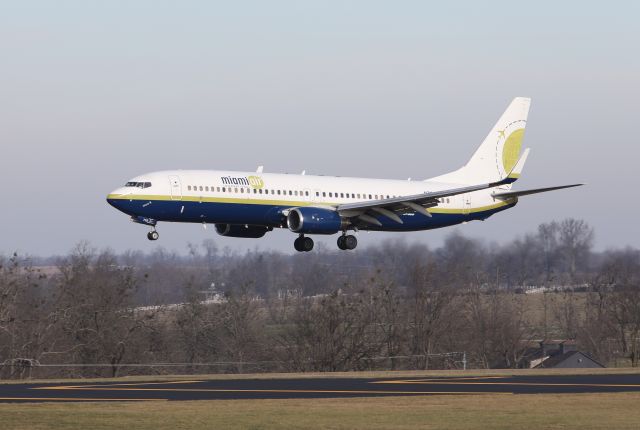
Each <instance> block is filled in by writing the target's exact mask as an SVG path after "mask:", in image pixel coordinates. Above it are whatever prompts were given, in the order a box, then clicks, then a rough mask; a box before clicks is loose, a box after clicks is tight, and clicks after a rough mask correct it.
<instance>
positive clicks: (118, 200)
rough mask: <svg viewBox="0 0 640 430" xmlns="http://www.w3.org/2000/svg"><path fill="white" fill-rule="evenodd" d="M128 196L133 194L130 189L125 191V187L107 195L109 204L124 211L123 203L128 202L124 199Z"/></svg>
mask: <svg viewBox="0 0 640 430" xmlns="http://www.w3.org/2000/svg"><path fill="white" fill-rule="evenodd" d="M127 194H131V192H130V190H129V189H125V188H124V187H120V188H116V189H115V190H113V191H111V192H110V193H109V194H108V195H107V203H109V204H110V205H111V206H113V207H114V208H116V209H118V210H122V206H123V205H122V203H124V202H125V201H126V200H125V199H123V198H124V197H125V196H126V195H127Z"/></svg>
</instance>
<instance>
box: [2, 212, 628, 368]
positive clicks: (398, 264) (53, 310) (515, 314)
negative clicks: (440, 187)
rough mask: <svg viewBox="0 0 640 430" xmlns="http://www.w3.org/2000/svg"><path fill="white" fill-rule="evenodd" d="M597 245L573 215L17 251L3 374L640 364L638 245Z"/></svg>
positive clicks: (7, 285) (9, 270)
mask: <svg viewBox="0 0 640 430" xmlns="http://www.w3.org/2000/svg"><path fill="white" fill-rule="evenodd" d="M592 242H593V230H592V228H591V227H590V226H589V225H587V224H586V223H585V222H584V221H580V220H575V219H567V220H563V221H561V222H551V223H545V224H542V225H540V226H539V228H538V230H537V231H536V232H534V233H531V234H527V235H525V236H523V237H520V238H517V239H516V240H514V241H512V242H510V243H508V244H506V245H496V244H491V243H483V242H481V241H478V240H474V239H470V238H466V237H464V236H460V235H451V236H449V237H448V238H447V239H446V241H445V243H444V244H443V246H441V247H439V248H436V249H431V248H429V247H427V246H426V245H417V244H407V243H405V242H402V241H388V242H385V243H383V244H382V245H379V246H375V247H369V248H366V247H363V248H362V249H358V250H357V251H356V252H339V251H333V250H331V251H329V250H323V249H319V250H318V251H314V252H313V253H303V254H294V255H286V254H281V253H277V252H249V253H246V254H242V255H240V254H235V253H232V252H230V251H229V250H225V249H223V250H220V249H218V248H217V247H216V244H215V242H214V241H212V240H206V241H204V242H203V243H202V245H199V246H195V245H190V246H189V252H188V255H186V256H185V255H179V254H177V253H171V252H168V251H166V250H163V249H161V248H160V249H159V250H158V251H156V252H154V253H152V254H143V253H139V252H127V253H124V254H122V255H116V254H114V253H112V252H110V251H108V250H102V251H96V250H94V249H93V248H91V247H90V246H89V245H88V244H86V243H83V244H80V245H78V246H77V247H76V248H75V249H74V250H73V251H72V252H71V253H70V254H69V255H67V256H63V257H57V258H49V259H46V260H45V259H29V258H26V257H21V256H17V255H14V256H9V257H6V258H3V259H1V260H0V377H3V378H18V377H29V376H32V377H53V376H56V377H62V376H81V377H92V376H121V375H126V374H142V373H177V372H180V373H199V372H254V371H343V370H360V369H428V368H455V367H461V366H462V362H463V361H464V362H465V364H466V365H467V366H468V367H483V368H489V367H511V368H514V367H522V366H526V365H527V364H526V360H525V359H526V356H527V354H529V353H530V351H531V347H532V345H534V344H535V341H537V340H541V339H550V338H551V339H575V340H576V342H577V343H578V347H579V349H580V350H582V351H584V352H587V353H589V354H591V355H592V356H593V357H594V358H595V359H597V360H598V361H600V362H602V363H605V364H608V365H619V366H629V365H631V366H637V365H638V359H639V352H640V351H639V347H640V283H639V278H640V251H638V250H636V249H630V248H627V249H620V250H610V251H606V252H594V251H593V250H592ZM525 293H526V294H525ZM528 293H533V294H528Z"/></svg>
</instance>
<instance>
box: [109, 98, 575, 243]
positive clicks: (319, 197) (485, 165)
mask: <svg viewBox="0 0 640 430" xmlns="http://www.w3.org/2000/svg"><path fill="white" fill-rule="evenodd" d="M530 102H531V101H530V99H528V98H524V97H517V98H515V99H514V100H513V101H512V102H511V104H510V105H509V107H508V108H507V110H506V111H505V112H504V114H503V115H502V116H501V117H500V119H499V120H498V122H497V123H496V125H495V126H494V127H493V129H491V131H490V132H489V135H488V136H487V137H486V138H485V140H484V141H483V142H482V144H481V145H480V147H479V148H478V149H477V150H476V152H475V153H474V154H473V156H472V157H471V159H470V160H469V162H468V163H467V164H466V165H465V166H463V167H462V168H460V169H458V170H455V171H453V172H451V173H447V174H445V175H441V176H437V177H434V178H431V179H427V180H424V181H411V180H386V179H366V178H344V177H329V176H312V175H305V174H304V172H303V173H302V174H301V175H290V174H273V173H263V171H262V168H261V167H260V168H258V170H257V171H256V172H231V171H218V170H172V171H162V172H153V173H147V174H144V175H141V176H137V177H135V178H133V179H131V180H129V181H128V182H127V183H126V184H125V185H124V186H123V187H121V188H118V189H116V190H114V191H113V192H111V193H110V194H109V195H108V196H107V201H108V202H109V204H111V205H112V206H113V207H115V208H116V209H118V210H120V211H122V212H124V213H125V214H127V215H129V216H130V217H131V220H132V221H134V222H136V223H140V224H144V225H147V226H149V227H151V231H149V233H148V234H147V237H148V239H149V240H157V239H158V237H159V235H158V232H157V230H156V226H157V223H158V222H159V221H169V222H189V223H202V224H204V225H205V227H206V225H207V224H214V225H215V229H216V231H217V232H218V233H219V234H221V235H222V236H228V237H244V238H260V237H263V236H264V235H265V234H266V233H267V232H269V231H271V230H273V229H274V228H287V229H289V230H290V231H291V232H293V233H295V234H296V235H297V236H298V237H297V238H296V240H295V242H294V247H295V249H296V250H298V251H311V249H313V240H312V239H311V238H310V237H309V236H308V235H316V234H322V235H330V234H336V233H341V234H340V236H339V238H338V248H340V249H343V250H348V249H354V248H355V247H356V246H357V243H358V242H357V240H356V237H355V236H354V235H353V234H348V233H349V232H350V231H353V232H357V231H359V230H374V231H396V232H398V231H418V230H428V229H434V228H440V227H447V226H451V225H455V224H460V223H464V222H468V221H472V220H485V219H487V218H488V217H490V216H491V215H493V214H495V213H497V212H500V211H503V210H505V209H509V208H512V207H513V206H515V205H516V203H517V202H518V198H519V197H521V196H525V195H529V194H535V193H541V192H545V191H552V190H558V189H561V188H569V187H575V186H579V185H582V184H573V185H563V186H556V187H549V188H538V189H530V190H524V191H512V190H511V186H512V184H513V183H514V182H515V181H516V180H517V179H518V177H519V176H520V173H521V172H522V169H523V167H524V164H525V161H526V159H527V156H528V154H529V149H526V150H524V151H523V152H522V155H520V153H521V147H522V139H523V136H524V129H525V125H526V121H527V115H528V112H529V105H530Z"/></svg>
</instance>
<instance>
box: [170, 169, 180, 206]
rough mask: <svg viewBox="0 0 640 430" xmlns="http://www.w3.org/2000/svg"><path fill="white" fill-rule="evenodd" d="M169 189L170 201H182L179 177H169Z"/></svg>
mask: <svg viewBox="0 0 640 430" xmlns="http://www.w3.org/2000/svg"><path fill="white" fill-rule="evenodd" d="M169 187H170V188H171V200H182V185H181V184H180V177H179V176H174V175H172V176H169Z"/></svg>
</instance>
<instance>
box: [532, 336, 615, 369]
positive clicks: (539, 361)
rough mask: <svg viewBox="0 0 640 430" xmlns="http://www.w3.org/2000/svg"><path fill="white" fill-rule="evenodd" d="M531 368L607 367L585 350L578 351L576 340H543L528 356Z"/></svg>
mask: <svg viewBox="0 0 640 430" xmlns="http://www.w3.org/2000/svg"><path fill="white" fill-rule="evenodd" d="M527 360H528V366H527V367H529V368H531V369H554V368H565V369H593V368H601V367H605V366H604V365H603V364H601V363H599V362H598V361H597V360H595V359H594V358H593V357H591V356H590V355H589V354H587V353H585V352H581V351H578V348H577V345H576V342H575V340H543V341H541V342H540V346H539V348H537V350H535V351H532V353H531V354H529V355H528V357H527Z"/></svg>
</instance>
